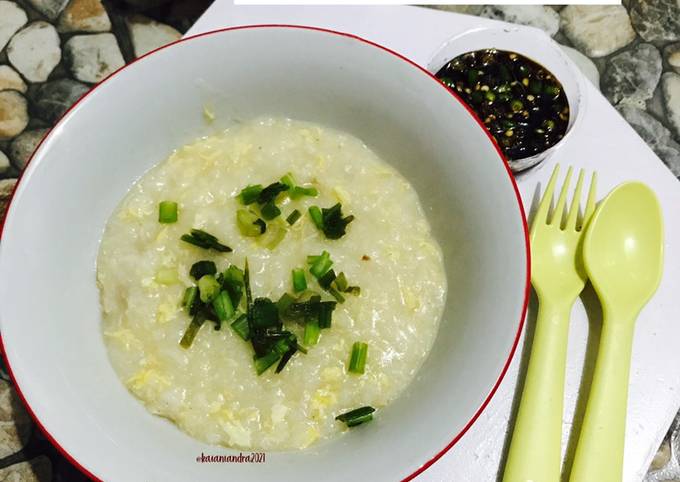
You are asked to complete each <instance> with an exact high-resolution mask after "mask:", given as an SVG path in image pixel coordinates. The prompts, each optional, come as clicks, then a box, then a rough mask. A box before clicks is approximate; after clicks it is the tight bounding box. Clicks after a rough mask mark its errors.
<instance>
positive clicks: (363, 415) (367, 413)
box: [335, 406, 375, 427]
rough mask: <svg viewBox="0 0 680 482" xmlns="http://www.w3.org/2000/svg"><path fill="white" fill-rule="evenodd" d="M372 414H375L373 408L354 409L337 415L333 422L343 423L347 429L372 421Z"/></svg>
mask: <svg viewBox="0 0 680 482" xmlns="http://www.w3.org/2000/svg"><path fill="white" fill-rule="evenodd" d="M373 412H375V408H373V407H370V406H366V407H360V408H355V409H354V410H351V411H349V412H346V413H343V414H340V415H338V416H337V417H335V420H338V421H340V422H344V423H345V424H346V425H347V426H348V427H354V426H356V425H361V424H362V423H366V422H369V421H371V420H373Z"/></svg>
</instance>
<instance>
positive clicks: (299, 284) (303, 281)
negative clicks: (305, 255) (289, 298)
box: [293, 268, 307, 293]
mask: <svg viewBox="0 0 680 482" xmlns="http://www.w3.org/2000/svg"><path fill="white" fill-rule="evenodd" d="M306 289H307V278H306V277H305V270H303V269H302V268H298V269H294V270H293V290H295V292H296V293H300V292H301V291H304V290H306Z"/></svg>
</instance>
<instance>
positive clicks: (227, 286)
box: [222, 264, 244, 308]
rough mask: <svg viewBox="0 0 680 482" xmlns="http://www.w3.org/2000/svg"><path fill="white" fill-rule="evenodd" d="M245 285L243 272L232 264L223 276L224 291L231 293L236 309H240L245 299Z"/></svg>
mask: <svg viewBox="0 0 680 482" xmlns="http://www.w3.org/2000/svg"><path fill="white" fill-rule="evenodd" d="M243 285H244V279H243V271H241V270H240V269H239V268H238V267H237V266H235V265H233V264H232V265H231V266H229V268H228V269H227V270H226V271H225V272H224V274H223V275H222V289H224V290H226V291H227V292H228V293H229V296H230V297H231V304H232V306H233V307H234V308H237V307H238V305H239V303H240V302H241V297H243Z"/></svg>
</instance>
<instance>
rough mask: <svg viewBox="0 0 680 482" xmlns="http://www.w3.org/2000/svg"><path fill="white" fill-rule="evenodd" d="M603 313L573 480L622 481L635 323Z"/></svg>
mask: <svg viewBox="0 0 680 482" xmlns="http://www.w3.org/2000/svg"><path fill="white" fill-rule="evenodd" d="M607 318H608V315H607V313H606V310H605V313H604V320H603V323H602V335H601V338H600V347H599V352H598V355H597V361H596V362H595V373H594V375H593V382H592V385H591V388H590V395H589V397H588V405H587V406H586V413H585V416H584V418H583V425H582V427H581V434H580V435H579V440H578V445H577V446H576V453H575V454H574V464H573V466H572V469H571V476H570V478H569V481H570V482H592V481H594V480H596V481H597V482H621V479H622V478H623V447H624V441H625V433H626V406H627V403H628V376H629V372H630V357H631V348H632V345H633V333H634V323H633V322H632V321H629V320H619V319H617V320H615V321H614V320H612V321H611V322H609V321H608V320H607Z"/></svg>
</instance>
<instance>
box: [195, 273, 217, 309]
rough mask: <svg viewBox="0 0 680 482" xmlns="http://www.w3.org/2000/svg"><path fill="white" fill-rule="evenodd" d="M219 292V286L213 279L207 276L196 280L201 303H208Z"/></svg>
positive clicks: (209, 275)
mask: <svg viewBox="0 0 680 482" xmlns="http://www.w3.org/2000/svg"><path fill="white" fill-rule="evenodd" d="M219 292H220V284H219V283H218V282H217V280H216V279H215V277H214V276H213V275H211V274H207V275H205V276H203V277H202V278H201V279H199V280H198V293H199V295H200V297H201V301H202V302H203V303H209V302H210V301H212V300H213V298H215V296H217V294H218V293H219Z"/></svg>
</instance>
